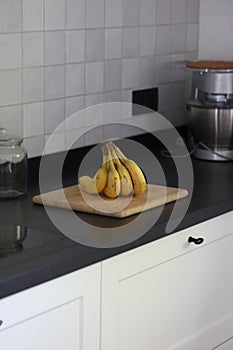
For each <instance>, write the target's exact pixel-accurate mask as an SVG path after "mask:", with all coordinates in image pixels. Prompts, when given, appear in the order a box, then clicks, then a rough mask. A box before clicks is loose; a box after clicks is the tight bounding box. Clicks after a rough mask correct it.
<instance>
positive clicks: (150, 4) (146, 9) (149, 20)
mask: <svg viewBox="0 0 233 350" xmlns="http://www.w3.org/2000/svg"><path fill="white" fill-rule="evenodd" d="M155 24H156V0H141V1H140V25H142V26H146V25H155Z"/></svg>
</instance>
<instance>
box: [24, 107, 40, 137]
mask: <svg viewBox="0 0 233 350" xmlns="http://www.w3.org/2000/svg"><path fill="white" fill-rule="evenodd" d="M42 134H44V102H36V103H28V104H25V105H24V106H23V136H24V137H31V136H36V135H42Z"/></svg>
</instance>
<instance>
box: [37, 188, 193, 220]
mask: <svg viewBox="0 0 233 350" xmlns="http://www.w3.org/2000/svg"><path fill="white" fill-rule="evenodd" d="M84 195H85V198H83V196H82V193H81V192H80V189H79V185H74V186H70V187H66V188H64V189H60V190H56V191H52V192H48V193H44V194H42V195H37V196H34V197H33V199H32V200H33V202H34V203H36V204H42V205H48V206H53V207H59V208H65V209H70V210H76V211H80V212H85V213H90V214H98V215H104V216H111V217H116V218H125V217H127V216H130V215H133V214H137V213H140V212H142V211H145V210H148V209H152V208H155V207H158V206H161V205H164V204H166V203H169V202H173V201H175V200H178V199H181V198H184V197H186V196H187V195H188V191H187V190H185V189H181V188H174V187H166V186H158V185H147V190H146V192H144V193H143V194H141V195H139V196H131V197H122V196H119V197H118V198H117V199H110V198H107V197H106V196H105V195H101V196H100V195H92V194H87V193H84Z"/></svg>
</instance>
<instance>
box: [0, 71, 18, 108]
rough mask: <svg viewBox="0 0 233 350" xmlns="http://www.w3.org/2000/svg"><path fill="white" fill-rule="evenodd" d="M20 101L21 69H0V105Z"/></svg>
mask: <svg viewBox="0 0 233 350" xmlns="http://www.w3.org/2000/svg"><path fill="white" fill-rule="evenodd" d="M21 102H22V70H21V69H17V70H3V71H0V106H4V105H14V104H19V103H21Z"/></svg>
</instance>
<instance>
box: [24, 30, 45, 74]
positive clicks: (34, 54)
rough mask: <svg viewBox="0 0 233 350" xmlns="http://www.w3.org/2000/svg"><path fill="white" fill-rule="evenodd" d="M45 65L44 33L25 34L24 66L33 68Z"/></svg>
mask: <svg viewBox="0 0 233 350" xmlns="http://www.w3.org/2000/svg"><path fill="white" fill-rule="evenodd" d="M43 64H44V34H43V32H33V33H23V66H24V67H33V66H41V65H43Z"/></svg>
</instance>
